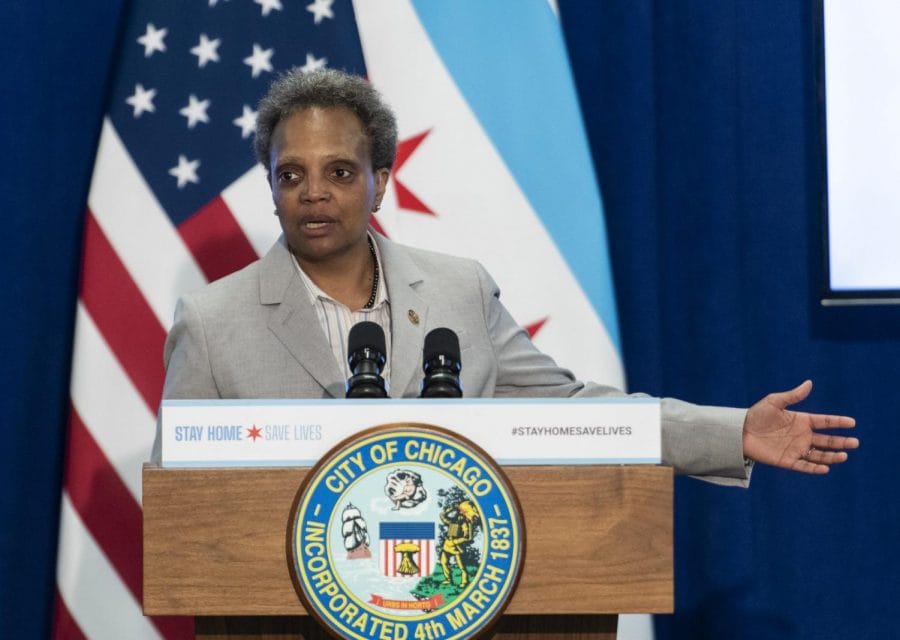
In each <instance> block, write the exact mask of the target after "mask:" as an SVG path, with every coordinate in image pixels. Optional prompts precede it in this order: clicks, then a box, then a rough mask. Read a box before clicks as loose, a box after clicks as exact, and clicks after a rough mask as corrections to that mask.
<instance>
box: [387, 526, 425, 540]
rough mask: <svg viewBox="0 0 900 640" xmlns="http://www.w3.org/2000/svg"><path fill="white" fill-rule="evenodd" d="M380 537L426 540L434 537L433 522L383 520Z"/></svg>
mask: <svg viewBox="0 0 900 640" xmlns="http://www.w3.org/2000/svg"><path fill="white" fill-rule="evenodd" d="M378 537H379V538H381V539H382V540H410V539H416V540H425V539H428V538H434V523H433V522H381V523H379V525H378Z"/></svg>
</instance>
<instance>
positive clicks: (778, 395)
mask: <svg viewBox="0 0 900 640" xmlns="http://www.w3.org/2000/svg"><path fill="white" fill-rule="evenodd" d="M810 391H812V380H804V381H803V382H802V383H800V384H799V385H798V386H796V387H794V388H793V389H791V390H790V391H777V392H775V393H770V394H769V395H768V399H769V401H770V402H771V403H772V404H774V405H776V406H777V407H778V408H779V409H784V408H785V407H788V406H790V405H792V404H797V403H798V402H802V401H803V400H805V399H806V397H807V396H808V395H809V393H810Z"/></svg>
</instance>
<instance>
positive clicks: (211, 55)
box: [191, 33, 222, 68]
mask: <svg viewBox="0 0 900 640" xmlns="http://www.w3.org/2000/svg"><path fill="white" fill-rule="evenodd" d="M220 44H222V41H221V40H220V39H219V38H216V39H215V40H210V39H209V38H208V37H207V36H206V34H205V33H201V34H200V42H199V43H197V46H195V47H192V48H191V53H192V54H194V55H195V56H197V66H198V67H201V68H202V67H205V66H206V63H207V62H218V61H219V52H218V48H219V45H220Z"/></svg>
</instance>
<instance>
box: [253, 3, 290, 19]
mask: <svg viewBox="0 0 900 640" xmlns="http://www.w3.org/2000/svg"><path fill="white" fill-rule="evenodd" d="M253 2H255V3H256V4H258V5H259V6H260V7H262V14H263V17H264V18H265V17H266V16H267V15H269V13H270V12H271V11H272V9H275V10H276V11H281V10H282V8H283V7H282V6H281V0H253Z"/></svg>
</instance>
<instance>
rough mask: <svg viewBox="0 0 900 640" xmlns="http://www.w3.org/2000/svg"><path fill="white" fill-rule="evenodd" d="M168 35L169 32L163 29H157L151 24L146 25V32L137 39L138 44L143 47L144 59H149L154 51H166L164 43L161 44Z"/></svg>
mask: <svg viewBox="0 0 900 640" xmlns="http://www.w3.org/2000/svg"><path fill="white" fill-rule="evenodd" d="M168 33H169V30H168V29H166V28H165V27H163V28H162V29H157V28H156V27H154V26H153V23H152V22H148V23H147V31H146V32H144V35H142V36H141V37H140V38H138V39H137V41H138V43H140V44H142V45H144V57H145V58H149V57H150V56H152V55H153V53H154V52H156V51H160V52H162V51H165V50H166V43H165V42H163V39H164V38H165V37H166V34H168Z"/></svg>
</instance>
